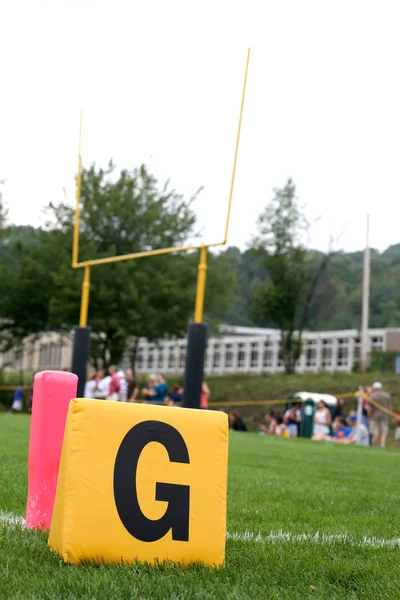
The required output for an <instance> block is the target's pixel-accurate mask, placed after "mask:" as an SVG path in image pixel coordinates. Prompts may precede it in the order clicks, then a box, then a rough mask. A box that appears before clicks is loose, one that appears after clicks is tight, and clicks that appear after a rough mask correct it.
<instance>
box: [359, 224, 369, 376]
mask: <svg viewBox="0 0 400 600" xmlns="http://www.w3.org/2000/svg"><path fill="white" fill-rule="evenodd" d="M370 263H371V259H370V249H369V215H367V243H366V246H365V250H364V272H363V290H362V317H361V355H360V370H361V373H365V371H366V368H367V358H368V323H369V281H370Z"/></svg>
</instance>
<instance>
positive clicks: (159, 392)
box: [143, 373, 168, 404]
mask: <svg viewBox="0 0 400 600" xmlns="http://www.w3.org/2000/svg"><path fill="white" fill-rule="evenodd" d="M167 394H168V384H167V382H166V380H165V377H164V375H163V374H162V373H159V374H158V376H157V385H155V386H154V387H153V388H150V389H144V390H143V396H144V398H145V401H151V402H159V403H160V404H161V403H164V402H165V399H166V397H167Z"/></svg>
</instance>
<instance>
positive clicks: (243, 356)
mask: <svg viewBox="0 0 400 600" xmlns="http://www.w3.org/2000/svg"><path fill="white" fill-rule="evenodd" d="M245 364H246V353H245V345H244V344H239V350H238V368H239V369H242V368H243V367H244V366H245Z"/></svg>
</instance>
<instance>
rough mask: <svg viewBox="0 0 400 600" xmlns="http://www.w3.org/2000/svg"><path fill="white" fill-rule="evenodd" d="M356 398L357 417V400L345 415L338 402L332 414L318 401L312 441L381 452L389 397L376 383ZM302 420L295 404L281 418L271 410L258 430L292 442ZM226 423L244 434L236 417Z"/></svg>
mask: <svg viewBox="0 0 400 600" xmlns="http://www.w3.org/2000/svg"><path fill="white" fill-rule="evenodd" d="M359 396H360V400H361V402H362V409H361V416H360V414H359V412H360V411H358V400H357V402H356V406H355V407H354V410H350V411H349V412H348V414H346V413H345V409H344V401H343V400H342V399H339V400H338V401H337V404H336V406H335V407H333V409H332V411H331V410H330V409H329V407H328V406H327V404H326V402H325V401H324V400H320V401H319V402H318V404H317V407H316V410H315V412H314V415H313V428H312V439H313V440H315V441H331V442H334V443H341V444H357V445H360V446H370V445H373V446H380V447H381V448H384V447H385V446H386V440H387V435H388V431H389V422H390V419H391V416H390V413H391V412H392V401H391V397H390V395H389V394H388V393H387V392H385V391H384V390H383V388H382V384H381V383H379V382H375V383H374V384H373V385H372V386H370V387H367V388H366V389H365V390H363V389H361V388H360V393H359ZM359 417H360V418H359ZM302 420H303V414H302V402H298V401H295V402H294V403H293V404H292V406H291V407H289V408H288V409H287V410H286V411H285V412H284V413H283V414H276V413H275V411H274V410H271V411H270V412H269V413H268V414H266V415H265V417H264V419H263V422H262V423H260V424H259V426H258V428H259V432H260V434H262V435H273V436H279V437H286V438H289V437H291V438H296V437H298V436H299V435H300V430H301V426H302ZM229 422H230V427H231V429H234V430H237V431H247V427H246V424H245V423H244V421H243V419H242V418H241V417H240V415H239V413H237V412H232V413H230V414H229ZM395 440H396V442H397V446H400V413H398V414H397V419H396V431H395Z"/></svg>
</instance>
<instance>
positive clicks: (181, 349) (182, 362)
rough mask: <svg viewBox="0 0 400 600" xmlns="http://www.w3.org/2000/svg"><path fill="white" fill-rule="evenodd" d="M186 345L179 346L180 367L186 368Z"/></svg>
mask: <svg viewBox="0 0 400 600" xmlns="http://www.w3.org/2000/svg"><path fill="white" fill-rule="evenodd" d="M185 361H186V346H179V369H184V368H185Z"/></svg>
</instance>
